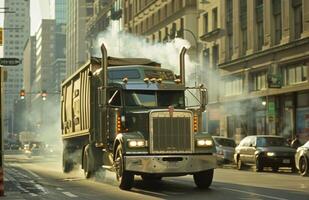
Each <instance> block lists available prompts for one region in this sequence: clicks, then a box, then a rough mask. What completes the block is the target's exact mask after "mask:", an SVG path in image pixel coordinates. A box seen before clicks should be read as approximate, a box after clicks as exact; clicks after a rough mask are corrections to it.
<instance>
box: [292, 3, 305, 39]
mask: <svg viewBox="0 0 309 200" xmlns="http://www.w3.org/2000/svg"><path fill="white" fill-rule="evenodd" d="M292 6H293V10H294V33H295V39H299V38H300V37H301V34H302V32H303V12H302V0H293V1H292Z"/></svg>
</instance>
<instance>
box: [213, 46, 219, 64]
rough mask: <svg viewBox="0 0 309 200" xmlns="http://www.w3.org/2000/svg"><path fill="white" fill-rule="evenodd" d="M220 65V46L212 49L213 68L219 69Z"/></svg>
mask: <svg viewBox="0 0 309 200" xmlns="http://www.w3.org/2000/svg"><path fill="white" fill-rule="evenodd" d="M218 63H219V46H218V45H214V46H213V47H212V68H213V69H218Z"/></svg>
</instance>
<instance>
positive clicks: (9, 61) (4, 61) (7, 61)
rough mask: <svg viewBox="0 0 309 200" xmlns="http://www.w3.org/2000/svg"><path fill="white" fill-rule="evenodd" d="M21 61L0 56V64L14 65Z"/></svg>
mask: <svg viewBox="0 0 309 200" xmlns="http://www.w3.org/2000/svg"><path fill="white" fill-rule="evenodd" d="M20 63H21V60H19V59H18V58H0V65H3V66H16V65H19V64H20Z"/></svg>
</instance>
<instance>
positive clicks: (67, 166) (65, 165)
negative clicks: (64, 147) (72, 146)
mask: <svg viewBox="0 0 309 200" xmlns="http://www.w3.org/2000/svg"><path fill="white" fill-rule="evenodd" d="M73 167H74V164H73V160H71V159H69V158H68V156H67V154H66V153H65V152H63V153H62V171H63V172H64V173H69V172H71V171H72V170H73Z"/></svg>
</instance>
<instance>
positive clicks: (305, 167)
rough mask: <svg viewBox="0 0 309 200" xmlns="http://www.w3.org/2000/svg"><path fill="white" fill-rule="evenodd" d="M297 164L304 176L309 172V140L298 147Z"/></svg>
mask: <svg viewBox="0 0 309 200" xmlns="http://www.w3.org/2000/svg"><path fill="white" fill-rule="evenodd" d="M295 165H296V168H297V169H298V170H299V173H300V174H301V175H302V176H306V175H307V174H308V173H309V141H307V142H306V143H305V144H304V145H303V146H301V147H298V149H297V151H296V154H295Z"/></svg>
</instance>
